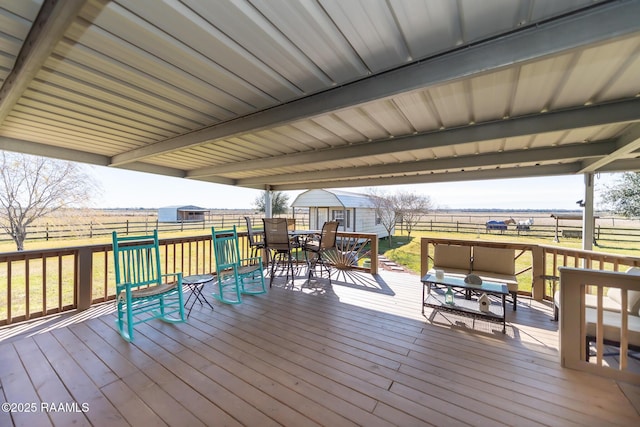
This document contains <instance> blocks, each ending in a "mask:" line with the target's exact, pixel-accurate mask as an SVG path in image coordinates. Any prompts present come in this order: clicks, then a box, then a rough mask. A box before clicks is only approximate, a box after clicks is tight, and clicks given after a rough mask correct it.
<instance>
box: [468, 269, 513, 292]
mask: <svg viewBox="0 0 640 427" xmlns="http://www.w3.org/2000/svg"><path fill="white" fill-rule="evenodd" d="M473 274H475V275H477V276H480V278H481V279H482V281H484V282H498V283H504V284H505V285H507V288H509V292H511V293H513V292H518V279H516V276H515V275H513V274H496V273H494V272H493V271H476V270H473Z"/></svg>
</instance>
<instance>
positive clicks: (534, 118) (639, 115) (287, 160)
mask: <svg viewBox="0 0 640 427" xmlns="http://www.w3.org/2000/svg"><path fill="white" fill-rule="evenodd" d="M633 120H640V98H632V99H629V100H624V101H618V102H612V103H608V104H598V105H590V106H583V107H579V108H572V109H566V110H559V111H554V112H548V113H540V114H534V115H529V116H522V117H513V118H509V119H504V120H499V121H494V122H488V123H479V124H474V125H468V126H463V127H459V128H451V129H446V130H443V131H440V130H438V131H433V132H426V133H422V134H418V135H410V136H405V137H398V138H392V139H389V138H387V139H384V140H379V141H374V142H366V143H359V144H353V145H348V146H341V147H336V148H328V149H325V150H314V151H308V152H303V153H295V154H288V155H284V156H277V157H269V158H265V159H256V160H249V161H243V162H236V163H226V164H223V165H217V166H211V167H205V168H199V169H194V170H192V171H189V172H187V177H188V178H201V177H204V176H208V175H222V174H225V173H233V172H241V171H248V170H265V169H275V168H280V167H285V166H290V165H292V164H295V165H301V164H310V163H318V162H329V161H335V160H344V159H352V158H358V157H363V156H376V155H385V154H391V153H397V152H400V151H411V150H420V149H424V148H436V147H443V146H450V145H456V144H465V143H469V142H475V141H487V140H492V139H501V138H511V137H516V136H523V135H535V134H540V133H545V132H556V131H561V130H569V129H576V128H584V127H589V126H597V125H603V124H608V123H621V122H628V121H633Z"/></svg>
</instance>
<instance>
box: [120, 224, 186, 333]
mask: <svg viewBox="0 0 640 427" xmlns="http://www.w3.org/2000/svg"><path fill="white" fill-rule="evenodd" d="M113 256H114V260H115V276H116V306H117V308H118V319H117V321H116V323H117V325H118V329H119V330H120V335H122V338H124V339H125V340H126V341H129V342H133V327H134V326H135V325H137V324H139V323H143V322H147V321H149V320H152V319H160V320H163V321H165V322H169V323H178V322H184V321H185V320H186V318H185V315H184V303H183V300H182V273H174V274H161V270H160V248H159V244H158V231H157V230H154V232H153V235H148V236H128V237H118V235H117V233H116V232H115V231H114V232H113ZM169 277H173V278H174V279H173V280H172V281H170V282H168V281H165V279H166V278H169Z"/></svg>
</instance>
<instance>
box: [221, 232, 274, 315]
mask: <svg viewBox="0 0 640 427" xmlns="http://www.w3.org/2000/svg"><path fill="white" fill-rule="evenodd" d="M211 235H212V236H213V249H214V254H215V259H216V272H217V286H215V285H214V288H215V291H214V293H213V296H214V297H215V298H216V299H218V300H219V301H221V302H224V303H226V304H240V303H241V302H242V294H248V295H259V294H264V293H266V292H267V289H266V288H265V286H264V275H263V274H262V257H261V256H255V257H251V258H240V249H239V245H238V233H237V232H236V227H235V225H234V226H233V228H232V229H228V230H216V229H215V228H213V227H212V228H211Z"/></svg>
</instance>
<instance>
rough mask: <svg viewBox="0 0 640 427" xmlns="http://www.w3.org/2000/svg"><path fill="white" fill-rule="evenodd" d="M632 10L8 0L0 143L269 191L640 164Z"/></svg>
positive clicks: (630, 4) (604, 4)
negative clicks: (27, 0) (268, 189)
mask: <svg viewBox="0 0 640 427" xmlns="http://www.w3.org/2000/svg"><path fill="white" fill-rule="evenodd" d="M638 16H640V0H628V1H623V0H618V1H616V0H613V1H609V0H595V1H594V0H570V1H568V0H567V1H553V2H552V1H548V0H519V1H518V0H494V1H482V2H480V1H463V2H454V1H449V0H394V1H388V0H370V1H360V2H357V1H338V0H319V1H283V0H273V1H266V0H252V1H246V0H238V1H215V2H212V1H210V0H189V1H183V2H156V1H151V0H136V1H132V0H118V1H91V0H69V1H55V0H38V1H29V2H22V1H7V0H0V17H2V19H1V22H2V33H3V34H4V35H5V36H6V37H5V39H6V40H7V42H6V43H0V58H2V62H1V64H0V82H1V85H2V87H0V148H1V149H4V150H11V151H18V152H25V153H30V154H38V155H44V156H49V157H55V158H62V159H69V160H74V161H79V162H85V163H91V164H97V165H104V166H112V167H118V168H124V169H130V170H137V171H144V172H152V173H157V174H163V175H169V176H177V177H185V178H189V179H197V180H202V181H208V182H216V183H222V184H229V185H237V186H243V187H248V188H259V189H267V188H271V189H273V190H278V191H281V190H300V189H309V188H327V187H331V188H346V187H362V186H375V185H384V184H407V183H420V182H442V181H461V180H476V179H492V178H508V177H525V176H548V175H562V174H577V173H584V172H608V171H620V170H640V96H638V95H639V94H640V86H639V85H640V83H639V82H640V80H639V79H638V76H639V75H640V48H639V46H640V19H638Z"/></svg>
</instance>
